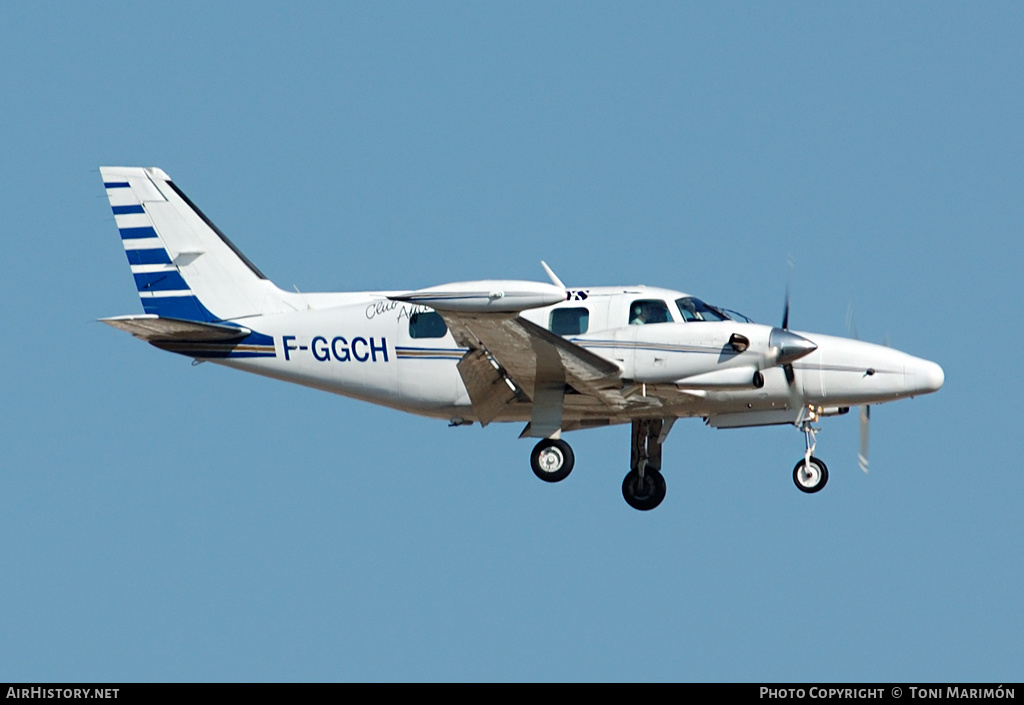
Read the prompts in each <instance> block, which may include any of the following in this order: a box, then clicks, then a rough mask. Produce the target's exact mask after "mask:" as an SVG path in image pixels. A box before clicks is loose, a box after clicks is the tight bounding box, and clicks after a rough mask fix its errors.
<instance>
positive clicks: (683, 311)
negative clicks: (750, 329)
mask: <svg viewBox="0 0 1024 705" xmlns="http://www.w3.org/2000/svg"><path fill="white" fill-rule="evenodd" d="M676 308H678V309H679V313H680V315H681V316H682V317H683V320H684V321H729V320H732V319H731V318H730V317H729V316H728V315H727V314H726V313H725V312H724V311H722V310H721V309H719V308H716V307H714V306H711V305H709V304H706V303H704V302H703V301H701V300H700V299H698V298H696V297H693V296H684V297H683V298H681V299H676ZM744 318H746V316H744Z"/></svg>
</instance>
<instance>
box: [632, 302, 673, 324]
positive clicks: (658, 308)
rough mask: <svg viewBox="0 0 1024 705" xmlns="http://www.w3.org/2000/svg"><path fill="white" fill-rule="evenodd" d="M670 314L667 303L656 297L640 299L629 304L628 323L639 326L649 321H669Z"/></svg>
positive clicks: (670, 318)
mask: <svg viewBox="0 0 1024 705" xmlns="http://www.w3.org/2000/svg"><path fill="white" fill-rule="evenodd" d="M671 322H672V315H671V314H670V313H669V312H668V305H667V304H666V303H665V302H664V301H660V300H658V299H640V300H638V301H634V302H633V303H631V304H630V305H629V325H631V326H639V325H644V324H649V323H671Z"/></svg>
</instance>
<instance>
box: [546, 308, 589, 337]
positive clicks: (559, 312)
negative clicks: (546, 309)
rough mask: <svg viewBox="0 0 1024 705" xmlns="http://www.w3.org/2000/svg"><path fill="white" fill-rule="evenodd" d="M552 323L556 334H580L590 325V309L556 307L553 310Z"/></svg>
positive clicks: (551, 326) (552, 328)
mask: <svg viewBox="0 0 1024 705" xmlns="http://www.w3.org/2000/svg"><path fill="white" fill-rule="evenodd" d="M550 323H551V325H550V326H548V327H549V328H550V329H551V332H552V333H554V334H555V335H580V334H582V333H586V332H587V328H588V327H589V325H590V311H588V310H587V309H585V308H556V309H555V310H554V311H552V312H551V321H550Z"/></svg>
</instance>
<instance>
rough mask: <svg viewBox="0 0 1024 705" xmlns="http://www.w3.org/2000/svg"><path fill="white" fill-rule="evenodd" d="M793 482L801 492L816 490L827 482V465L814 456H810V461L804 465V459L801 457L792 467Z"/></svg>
mask: <svg viewBox="0 0 1024 705" xmlns="http://www.w3.org/2000/svg"><path fill="white" fill-rule="evenodd" d="M793 482H794V483H795V484H796V487H797V489H798V490H800V491H801V492H807V493H808V494H810V493H812V492H818V491H819V490H821V488H823V487H824V486H825V485H826V484H827V483H828V467H826V466H825V463H824V462H823V461H821V460H818V459H817V458H815V457H814V456H811V462H810V463H809V464H808V465H807V466H806V467H804V461H803V459H801V460H800V462H799V463H797V464H796V467H795V468H793Z"/></svg>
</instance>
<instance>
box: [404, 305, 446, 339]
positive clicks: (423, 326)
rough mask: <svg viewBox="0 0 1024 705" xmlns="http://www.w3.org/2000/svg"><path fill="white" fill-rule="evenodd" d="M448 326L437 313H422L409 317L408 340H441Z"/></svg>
mask: <svg viewBox="0 0 1024 705" xmlns="http://www.w3.org/2000/svg"><path fill="white" fill-rule="evenodd" d="M447 332H448V326H447V325H445V322H444V319H443V318H441V314H439V313H438V312H437V311H424V312H423V313H414V314H412V315H411V316H409V337H410V338H443V337H444V336H445V334H446V333H447Z"/></svg>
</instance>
